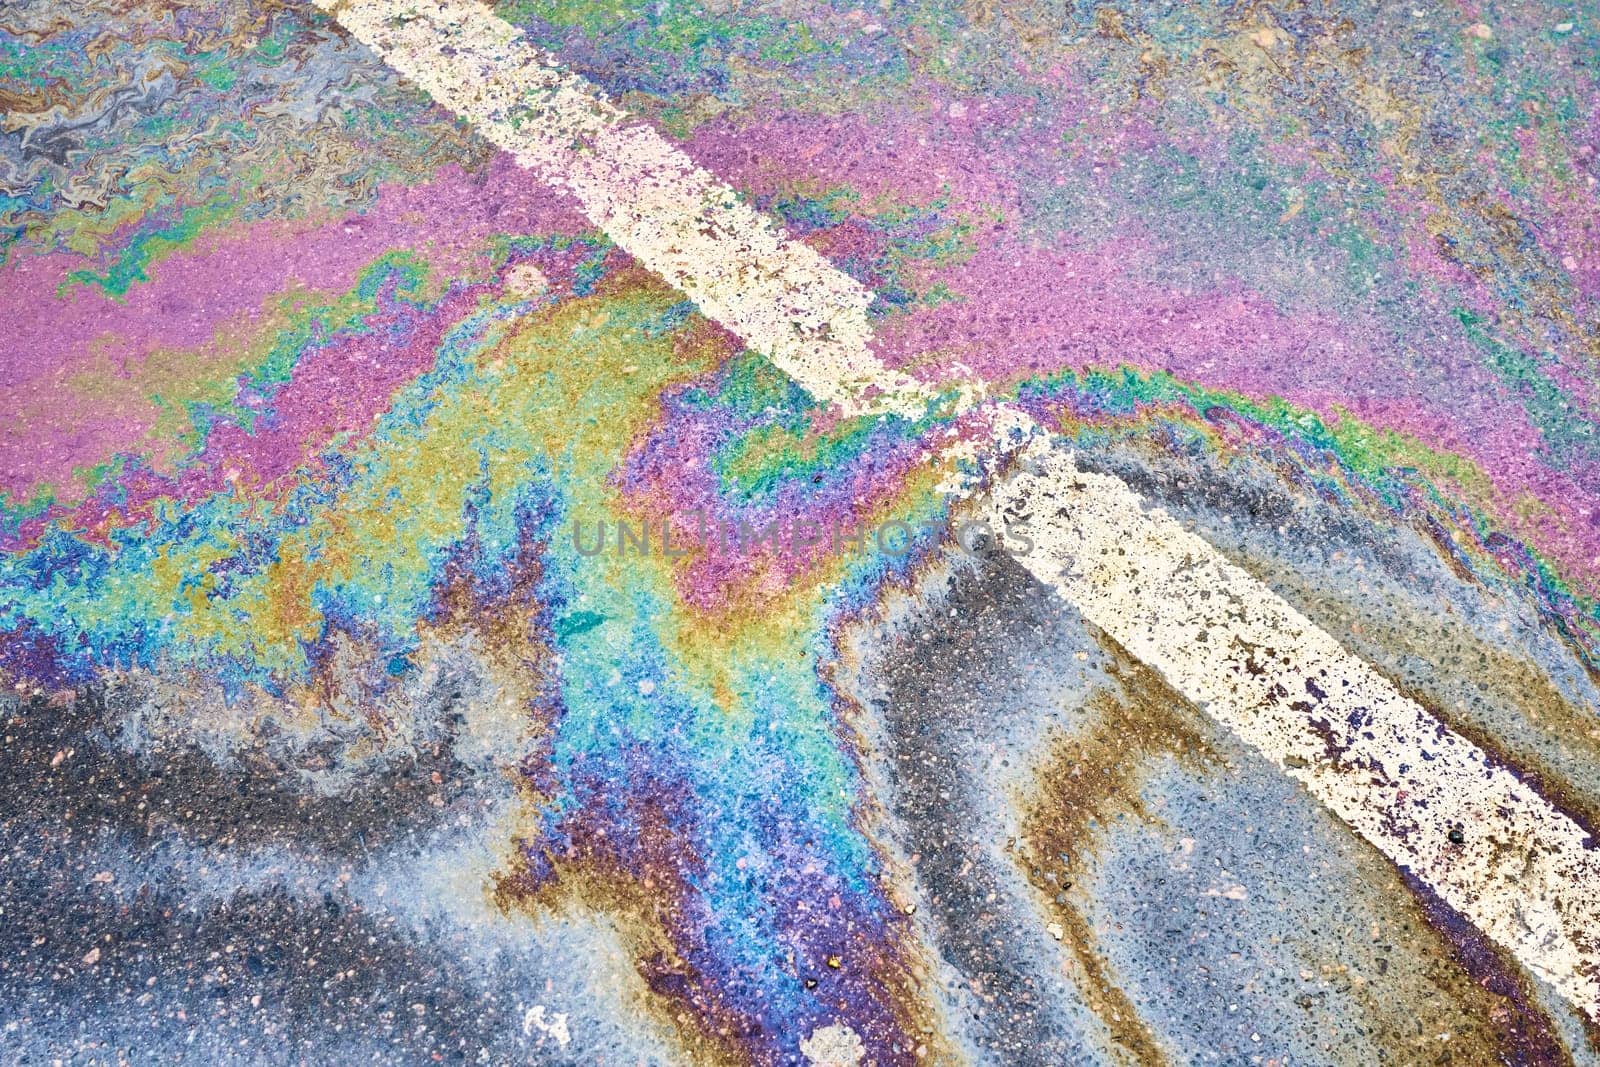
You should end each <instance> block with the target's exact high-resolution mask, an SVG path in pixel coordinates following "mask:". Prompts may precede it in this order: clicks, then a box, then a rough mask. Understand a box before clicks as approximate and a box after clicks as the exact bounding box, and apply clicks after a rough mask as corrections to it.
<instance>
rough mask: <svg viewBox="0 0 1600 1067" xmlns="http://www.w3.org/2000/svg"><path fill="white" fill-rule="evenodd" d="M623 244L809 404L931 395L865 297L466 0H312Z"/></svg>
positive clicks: (912, 400)
mask: <svg viewBox="0 0 1600 1067" xmlns="http://www.w3.org/2000/svg"><path fill="white" fill-rule="evenodd" d="M317 5H318V6H319V7H321V8H323V9H324V10H326V11H328V12H330V13H331V14H332V15H333V16H334V17H335V18H337V19H338V20H339V22H340V24H341V25H343V26H344V28H345V29H346V30H348V31H349V32H350V33H351V34H353V35H354V36H355V37H356V38H357V39H358V40H360V41H361V42H362V43H364V44H366V45H367V46H368V47H370V48H371V49H373V51H375V52H377V53H378V55H379V56H381V57H382V58H383V60H384V62H385V63H387V64H388V65H389V66H391V67H393V68H394V69H395V70H397V71H399V72H400V73H401V74H403V75H405V76H406V77H408V78H410V79H411V80H412V81H413V82H415V83H416V84H417V85H418V86H420V87H421V88H423V89H425V90H426V91H427V92H428V93H429V94H430V95H431V96H432V97H433V99H434V100H435V101H437V102H438V103H440V104H442V105H443V106H444V107H447V108H449V109H450V110H452V111H454V112H456V113H457V114H459V115H461V116H463V117H465V118H466V119H468V120H470V121H471V123H472V124H473V126H474V128H475V129H477V131H478V132H479V133H480V134H482V135H483V136H484V137H486V138H488V139H489V140H490V141H492V142H493V143H495V144H496V145H499V146H500V147H501V148H503V149H505V150H506V151H508V152H510V153H511V154H512V155H513V156H515V157H516V160H517V162H518V163H520V164H522V165H523V166H524V167H526V168H527V169H528V170H530V171H532V172H533V173H534V174H536V175H538V176H539V178H540V179H541V180H543V181H544V182H546V183H547V184H549V185H552V186H555V187H557V188H560V189H565V190H567V191H569V192H571V193H572V194H573V195H574V196H575V197H576V198H577V199H578V202H579V203H580V204H581V205H582V207H583V211H584V213H585V214H586V215H587V216H588V217H589V219H590V220H591V221H592V222H594V224H595V225H596V226H598V227H600V229H602V230H603V231H605V233H606V235H607V236H608V237H610V238H611V240H613V241H615V242H616V243H617V245H618V246H620V247H621V248H623V249H624V250H626V251H627V252H628V253H629V254H630V255H632V256H633V257H634V258H635V259H637V260H638V261H639V262H640V263H642V264H643V265H644V266H645V267H646V268H648V269H649V270H651V271H653V272H654V273H656V274H659V275H660V276H661V277H662V278H665V279H666V280H667V281H668V282H669V283H671V284H672V285H673V286H674V287H676V288H677V289H679V290H681V291H682V292H683V293H684V294H685V295H686V296H688V297H689V298H690V299H691V300H693V301H694V302H695V304H696V305H698V306H699V308H700V309H701V311H703V312H704V313H705V314H706V315H707V316H708V317H710V318H712V319H715V320H716V321H717V322H719V323H721V324H722V325H723V326H725V327H727V328H728V329H729V330H731V331H733V333H735V334H736V335H738V337H739V338H740V339H741V340H743V341H744V342H745V343H746V344H747V345H749V346H750V347H751V348H752V349H754V350H756V351H758V352H760V353H762V354H763V355H765V356H767V357H768V358H769V359H771V360H772V361H773V363H775V364H776V365H777V366H778V367H780V368H781V369H782V370H783V371H784V372H785V373H786V374H788V375H789V377H791V378H793V379H794V380H795V381H796V382H798V383H799V384H800V385H801V387H802V388H804V389H805V390H806V391H807V392H809V393H810V394H811V395H812V396H813V397H814V398H816V399H817V400H819V401H821V402H823V403H828V402H835V403H838V404H839V405H841V406H842V407H843V408H844V410H845V411H846V412H847V413H857V412H861V411H867V410H871V411H895V412H899V413H902V414H906V415H913V416H914V415H921V414H922V413H923V412H924V411H925V409H926V404H927V402H928V401H929V400H931V399H932V398H933V394H932V393H931V391H930V390H928V389H927V388H926V387H924V386H922V385H920V384H919V383H918V382H916V381H915V380H913V379H912V378H910V377H909V376H907V375H904V374H901V373H898V372H895V371H890V370H889V369H887V368H885V367H884V366H883V365H882V364H881V363H880V362H879V361H878V360H877V359H876V358H875V357H874V356H873V354H872V352H871V351H870V350H869V349H868V347H867V344H868V341H869V340H870V338H871V333H872V330H871V326H870V324H869V322H868V319H867V307H868V305H870V304H871V302H872V293H871V292H870V291H869V290H867V289H866V287H864V286H863V285H861V284H860V283H859V282H857V281H856V280H855V279H853V278H851V277H849V276H848V275H846V274H844V273H843V272H841V271H839V270H837V269H836V268H835V267H834V266H833V265H832V264H830V263H829V262H828V261H827V260H826V259H824V258H823V257H822V256H820V255H818V254H817V253H816V252H815V251H814V250H812V249H811V248H810V247H808V246H806V245H804V244H801V243H800V242H799V241H794V240H790V239H788V238H787V237H786V235H785V234H784V233H783V231H782V230H780V229H778V228H777V227H775V226H773V225H772V224H771V223H770V222H768V220H767V219H766V218H765V217H764V216H762V215H760V214H759V213H757V212H756V211H754V210H753V209H752V208H751V207H750V206H749V205H747V204H746V203H744V201H743V200H741V199H740V197H739V194H738V193H736V192H734V190H733V189H732V188H730V187H729V186H727V185H726V184H724V183H723V182H721V181H718V180H717V179H716V178H715V177H713V176H712V175H711V174H709V173H707V172H706V171H704V170H702V169H701V168H699V167H697V166H695V165H694V163H693V162H692V161H691V160H690V159H689V157H688V156H686V155H684V154H683V152H682V151H681V150H680V149H678V148H677V147H676V146H675V145H673V144H671V143H670V142H668V141H667V140H666V139H665V138H664V137H662V136H661V135H660V134H659V133H657V132H656V131H655V130H654V129H653V128H651V127H650V126H648V125H645V124H644V123H641V122H636V121H634V120H632V119H631V118H630V117H629V116H628V114H627V113H626V112H624V111H622V110H621V109H620V108H618V107H616V106H615V105H613V104H612V103H611V102H610V101H608V100H606V99H605V98H604V97H603V96H602V95H601V94H600V93H599V91H598V90H596V89H595V88H594V87H593V86H591V85H590V84H589V83H588V82H587V81H586V80H584V79H583V78H582V77H580V76H578V75H576V74H573V73H570V72H568V71H564V70H562V69H561V68H560V67H559V66H558V65H557V63H556V62H555V61H554V60H553V59H552V58H550V57H549V56H547V55H545V54H544V53H543V52H541V51H540V50H539V49H537V48H535V47H534V46H533V45H531V44H530V43H528V42H527V41H526V40H525V39H524V38H523V36H522V32H521V31H520V30H518V29H517V28H516V27H514V26H512V25H511V24H510V23H508V22H506V21H505V20H504V19H501V18H500V17H498V16H497V15H495V14H494V12H493V11H491V10H490V9H489V8H488V7H486V6H485V5H483V4H481V3H478V2H477V0H448V2H441V0H355V2H347V0H317Z"/></svg>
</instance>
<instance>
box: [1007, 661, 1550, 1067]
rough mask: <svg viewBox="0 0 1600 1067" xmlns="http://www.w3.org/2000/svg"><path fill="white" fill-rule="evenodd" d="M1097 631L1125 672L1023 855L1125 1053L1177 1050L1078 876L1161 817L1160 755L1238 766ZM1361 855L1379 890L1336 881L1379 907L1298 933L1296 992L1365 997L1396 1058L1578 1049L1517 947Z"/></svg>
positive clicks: (1067, 742) (1055, 751) (1055, 780)
mask: <svg viewBox="0 0 1600 1067" xmlns="http://www.w3.org/2000/svg"><path fill="white" fill-rule="evenodd" d="M1096 637H1097V639H1098V640H1099V641H1100V643H1101V645H1102V646H1103V647H1104V648H1105V650H1106V651H1107V652H1108V653H1110V658H1111V663H1110V664H1109V666H1108V668H1107V670H1108V673H1110V674H1111V675H1112V677H1113V678H1114V679H1115V682H1116V685H1115V687H1114V688H1111V687H1108V688H1106V689H1102V690H1100V691H1099V692H1097V693H1096V694H1095V695H1094V696H1092V697H1091V698H1090V700H1089V702H1088V705H1087V708H1086V710H1087V711H1089V712H1092V713H1093V715H1094V717H1095V718H1094V721H1093V724H1092V725H1090V726H1088V727H1087V728H1086V731H1085V732H1084V733H1083V734H1082V735H1079V736H1071V737H1067V736H1060V737H1058V738H1057V739H1056V740H1055V742H1054V744H1053V746H1052V747H1051V749H1050V751H1049V754H1048V755H1047V756H1046V757H1045V758H1044V759H1043V760H1042V761H1041V763H1040V765H1039V768H1038V770H1037V772H1036V787H1035V789H1034V791H1033V793H1032V795H1031V796H1028V797H1024V798H1020V802H1019V805H1018V807H1019V811H1020V814H1021V825H1022V833H1023V837H1022V842H1021V843H1020V844H1019V847H1018V853H1019V854H1018V862H1019V865H1020V866H1021V867H1022V869H1023V873H1024V874H1025V875H1026V876H1027V877H1028V879H1029V881H1030V883H1031V884H1032V885H1033V887H1034V889H1035V890H1036V891H1037V892H1038V893H1039V895H1040V898H1041V899H1042V901H1043V902H1044V911H1045V914H1046V916H1047V919H1046V921H1047V922H1051V923H1055V924H1058V926H1059V930H1060V935H1061V936H1060V938H1059V940H1060V943H1061V945H1062V947H1063V948H1064V950H1065V951H1066V952H1067V953H1068V955H1069V957H1070V963H1069V964H1068V966H1067V971H1068V974H1069V977H1070V978H1071V979H1072V980H1073V981H1074V983H1075V984H1076V985H1077V987H1078V989H1079V991H1080V994H1081V995H1082V996H1083V998H1084V1001H1085V1003H1086V1004H1087V1005H1088V1006H1089V1007H1090V1008H1091V1009H1092V1010H1093V1011H1094V1012H1095V1014H1096V1015H1097V1016H1098V1017H1099V1018H1100V1019H1101V1021H1102V1022H1103V1023H1104V1024H1105V1026H1106V1028H1107V1030H1108V1031H1109V1033H1110V1034H1111V1040H1112V1041H1113V1043H1114V1045H1115V1047H1116V1048H1117V1049H1120V1050H1121V1051H1122V1053H1123V1059H1124V1062H1131V1063H1138V1064H1161V1063H1167V1062H1169V1061H1171V1060H1172V1058H1173V1056H1172V1054H1171V1053H1169V1050H1168V1049H1167V1048H1166V1047H1165V1046H1164V1045H1163V1043H1162V1041H1161V1039H1160V1038H1159V1037H1158V1036H1157V1034H1156V1033H1155V1032H1154V1031H1152V1029H1151V1028H1150V1026H1149V1024H1148V1023H1146V1022H1145V1021H1144V1020H1143V1019H1142V1018H1141V1015H1140V1013H1139V1010H1138V1008H1137V1006H1136V1005H1135V1004H1134V1003H1133V1001H1132V999H1131V998H1130V997H1129V995H1128V993H1127V992H1126V991H1125V990H1123V989H1122V988H1121V987H1120V986H1119V985H1118V976H1117V975H1116V974H1115V973H1114V971H1113V969H1112V967H1111V966H1110V964H1109V962H1108V961H1107V959H1106V957H1105V955H1104V953H1103V951H1102V950H1101V949H1100V947H1099V946H1098V945H1097V943H1096V941H1097V939H1096V935H1095V931H1094V928H1093V924H1092V923H1091V921H1090V919H1089V917H1088V905H1089V903H1090V901H1089V898H1088V895H1087V894H1088V893H1089V888H1088V887H1087V886H1085V885H1082V884H1079V881H1078V879H1079V877H1080V876H1081V873H1082V872H1083V871H1084V870H1085V869H1086V868H1087V867H1088V864H1086V863H1085V859H1086V858H1087V857H1090V856H1092V855H1093V854H1095V852H1096V851H1097V850H1098V848H1099V847H1100V846H1101V845H1102V844H1103V843H1104V841H1105V835H1104V833H1103V829H1104V827H1105V826H1106V825H1107V824H1109V823H1110V822H1111V821H1112V820H1114V819H1117V818H1118V817H1119V816H1125V815H1126V816H1133V817H1135V818H1138V819H1142V820H1145V821H1147V822H1155V821H1158V820H1159V816H1158V815H1153V814H1152V813H1151V812H1149V811H1147V810H1145V805H1144V804H1143V802H1142V800H1141V798H1140V789H1141V785H1142V783H1143V782H1144V780H1145V779H1146V777H1147V776H1148V775H1149V774H1150V773H1151V772H1152V771H1154V770H1155V769H1156V766H1157V765H1158V764H1159V763H1160V762H1161V761H1162V760H1164V759H1170V760H1175V761H1177V762H1178V763H1179V764H1181V765H1183V766H1184V767H1185V768H1187V769H1188V770H1189V772H1190V773H1192V774H1195V775H1197V776H1204V777H1212V776H1216V775H1221V774H1227V773H1229V772H1230V771H1231V769H1232V766H1231V761H1230V760H1228V759H1227V758H1226V757H1225V756H1224V755H1223V753H1222V752H1221V751H1220V749H1221V748H1222V746H1221V745H1220V744H1218V743H1217V742H1215V741H1214V740H1213V739H1214V738H1216V737H1217V736H1218V729H1217V727H1216V726H1215V725H1214V724H1213V723H1211V722H1210V720H1209V719H1207V718H1206V717H1205V716H1204V714H1203V713H1201V712H1200V711H1199V710H1198V709H1197V708H1196V707H1194V705H1192V704H1191V703H1189V702H1188V701H1187V700H1186V699H1184V698H1183V696H1182V695H1181V694H1179V693H1177V692H1176V691H1175V690H1173V689H1172V688H1171V687H1170V686H1168V685H1167V684H1166V683H1165V682H1164V681H1163V680H1162V679H1161V678H1160V676H1159V675H1157V674H1156V673H1155V672H1154V671H1153V670H1151V669H1150V668H1148V667H1146V666H1144V665H1143V664H1142V663H1140V662H1138V661H1137V660H1135V659H1134V658H1133V657H1132V656H1130V655H1129V654H1128V653H1127V652H1126V651H1125V650H1124V649H1122V648H1121V647H1120V646H1119V645H1117V644H1116V642H1115V641H1113V640H1112V639H1111V638H1109V637H1107V636H1105V635H1103V634H1099V633H1096ZM1345 832H1346V833H1348V831H1345ZM1063 856H1065V857H1067V860H1066V861H1065V862H1064V861H1063V859H1062V857H1063ZM1353 858H1354V860H1355V862H1356V864H1357V865H1358V869H1357V870H1356V871H1355V872H1353V873H1354V876H1355V880H1356V881H1357V882H1358V883H1359V884H1360V886H1361V887H1364V888H1365V889H1367V890H1369V891H1370V895H1369V894H1368V893H1361V892H1360V890H1359V889H1358V888H1356V887H1353V886H1350V885H1349V880H1348V876H1346V884H1345V885H1343V886H1340V887H1338V892H1340V893H1341V894H1347V893H1349V892H1351V890H1352V889H1354V890H1355V891H1356V893H1357V894H1358V896H1360V897H1366V898H1367V899H1366V900H1364V901H1361V905H1365V908H1364V910H1366V911H1368V912H1369V913H1371V914H1373V915H1376V916H1377V918H1375V919H1373V921H1372V922H1371V923H1370V924H1369V925H1368V927H1367V928H1365V929H1360V930H1356V929H1355V928H1354V927H1352V928H1351V930H1350V931H1347V934H1348V935H1349V936H1344V937H1340V935H1339V934H1336V933H1335V932H1334V931H1333V930H1332V929H1330V928H1326V927H1324V928H1321V929H1317V930H1312V931H1309V932H1308V933H1307V935H1306V937H1305V940H1304V944H1303V946H1302V945H1297V946H1296V950H1297V953H1298V954H1299V955H1301V956H1302V957H1303V958H1304V959H1306V960H1307V962H1308V963H1310V964H1313V966H1311V967H1310V968H1308V969H1306V970H1303V971H1302V977H1304V976H1305V975H1308V974H1309V975H1310V976H1311V977H1310V978H1309V979H1308V980H1307V981H1308V982H1309V983H1310V984H1308V986H1307V990H1308V992H1307V993H1305V994H1302V995H1301V996H1299V997H1297V998H1296V1002H1297V1004H1298V1005H1299V1006H1300V1007H1301V1008H1302V1009H1303V1010H1306V1011H1308V1012H1312V1011H1314V1010H1318V1000H1319V999H1321V997H1322V996H1324V995H1325V993H1326V992H1327V991H1328V990H1330V989H1335V990H1338V991H1341V992H1343V993H1344V994H1345V995H1347V996H1349V997H1351V998H1352V999H1354V1000H1355V1001H1356V1002H1358V1003H1360V1004H1361V1005H1362V1006H1363V1007H1364V1009H1365V1012H1364V1015H1363V1018H1362V1019H1361V1020H1359V1021H1358V1023H1357V1026H1358V1027H1359V1029H1360V1030H1361V1031H1362V1032H1364V1033H1365V1034H1366V1035H1367V1036H1368V1037H1369V1038H1370V1039H1371V1040H1372V1041H1373V1043H1374V1044H1375V1045H1376V1046H1377V1047H1378V1048H1379V1049H1382V1050H1386V1051H1387V1052H1389V1053H1390V1055H1391V1056H1392V1057H1393V1058H1392V1059H1391V1060H1389V1061H1388V1062H1396V1063H1406V1064H1481V1063H1506V1064H1569V1063H1571V1062H1572V1060H1571V1057H1570V1055H1569V1054H1568V1053H1567V1052H1566V1051H1565V1050H1564V1048H1563V1043H1562V1041H1561V1038H1560V1036H1559V1035H1558V1034H1557V1032H1556V1030H1555V1025H1554V1023H1553V1021H1552V1020H1551V1018H1550V1017H1549V1016H1548V1015H1547V1014H1546V1013H1545V1011H1544V1009H1543V1008H1542V1007H1541V1006H1540V1005H1539V1003H1538V1001H1537V1000H1536V999H1535V996H1534V991H1533V988H1532V983H1531V980H1530V979H1529V978H1528V977H1527V975H1526V974H1525V973H1524V972H1523V971H1522V969H1521V968H1520V967H1519V966H1518V965H1517V964H1516V963H1515V962H1514V961H1513V960H1511V959H1510V957H1509V956H1508V955H1507V954H1505V953H1504V952H1503V951H1501V950H1500V949H1499V948H1498V947H1497V946H1494V945H1492V944H1490V943H1489V942H1487V940H1486V939H1484V938H1483V937H1482V936H1481V935H1478V934H1477V931H1476V930H1474V929H1472V928H1471V927H1470V926H1465V927H1464V928H1463V924H1460V923H1457V922H1452V921H1451V917H1450V916H1449V915H1448V914H1447V913H1446V912H1443V911H1441V910H1440V909H1439V907H1438V903H1439V902H1438V901H1437V900H1435V899H1432V898H1431V897H1430V896H1429V895H1428V894H1427V893H1426V891H1425V890H1420V891H1419V887H1418V886H1416V885H1415V884H1413V883H1410V882H1409V881H1408V880H1407V879H1405V878H1404V877H1403V876H1402V874H1401V872H1400V871H1398V870H1397V869H1396V868H1395V867H1394V866H1393V865H1392V864H1391V863H1390V862H1389V861H1388V860H1387V859H1385V858H1384V857H1382V856H1381V855H1379V854H1378V853H1377V852H1375V851H1374V850H1372V849H1370V848H1369V847H1367V846H1366V845H1365V844H1362V845H1361V847H1360V848H1359V850H1357V852H1356V854H1355V856H1354V857H1353ZM1425 898H1426V899H1425ZM1358 907H1360V905H1358ZM1351 910H1356V909H1351ZM1344 918H1349V915H1348V913H1347V914H1345V915H1344ZM1363 918H1365V917H1363ZM1053 932H1054V931H1053ZM1330 936H1332V937H1338V938H1339V943H1338V944H1339V947H1338V950H1337V953H1336V954H1335V953H1330V952H1328V951H1327V945H1326V939H1327V938H1328V937H1330ZM1320 1010H1323V1011H1327V1010H1334V1009H1332V1006H1331V1005H1330V1006H1328V1007H1324V1008H1322V1009H1320ZM1442 1033H1445V1034H1449V1035H1450V1036H1449V1038H1448V1040H1441V1039H1440V1037H1439V1035H1440V1034H1442ZM1329 1051H1331V1052H1334V1053H1335V1054H1337V1050H1336V1049H1330V1050H1329ZM1347 1051H1348V1050H1347Z"/></svg>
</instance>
